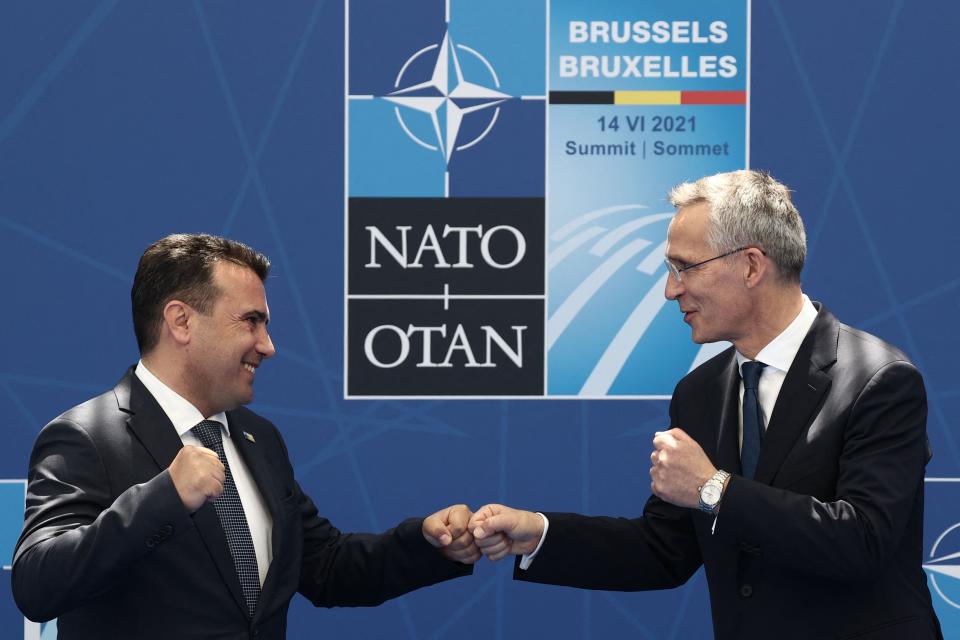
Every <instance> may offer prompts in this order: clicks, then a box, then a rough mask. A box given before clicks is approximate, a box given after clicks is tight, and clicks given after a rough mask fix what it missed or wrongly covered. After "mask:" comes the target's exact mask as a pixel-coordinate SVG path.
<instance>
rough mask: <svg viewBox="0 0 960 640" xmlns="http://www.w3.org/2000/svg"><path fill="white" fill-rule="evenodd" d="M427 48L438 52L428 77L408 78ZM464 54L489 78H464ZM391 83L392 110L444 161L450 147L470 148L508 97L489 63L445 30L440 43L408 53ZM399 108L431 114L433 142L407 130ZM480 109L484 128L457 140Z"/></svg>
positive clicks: (419, 141)
mask: <svg viewBox="0 0 960 640" xmlns="http://www.w3.org/2000/svg"><path fill="white" fill-rule="evenodd" d="M458 51H459V52H460V53H458ZM431 53H435V54H436V60H435V62H434V64H433V73H432V74H431V76H430V78H429V79H426V80H423V81H420V82H416V81H414V82H409V81H408V79H407V77H406V75H407V71H408V70H409V68H410V66H411V65H412V64H413V63H414V62H416V60H417V59H419V58H420V57H421V56H425V55H428V54H431ZM463 54H466V55H470V56H473V57H474V58H476V59H477V60H479V61H480V62H481V63H482V64H483V66H484V67H485V68H486V69H487V71H488V72H489V75H490V78H489V79H488V81H487V82H486V83H481V82H480V81H476V82H475V81H471V80H467V79H466V78H465V77H464V72H463V67H462V66H461V64H460V56H461V55H463ZM490 84H492V85H493V86H490ZM394 88H395V91H393V92H392V93H390V94H388V95H386V96H382V97H383V99H384V100H387V101H388V102H392V103H393V104H394V105H396V106H395V107H394V113H395V114H396V116H397V120H398V121H399V123H400V126H401V127H402V128H403V131H404V133H406V134H407V136H408V137H409V138H410V139H411V140H413V141H414V142H416V143H417V144H419V145H420V146H422V147H425V148H427V149H430V150H431V151H439V152H440V153H442V154H443V157H444V160H445V162H446V164H447V165H449V164H450V157H451V156H452V155H453V152H454V150H456V151H461V150H463V149H468V148H470V147H472V146H473V145H475V144H477V143H478V142H480V141H481V140H483V138H485V137H486V135H487V134H488V133H490V130H491V129H493V125H494V124H495V123H496V121H497V118H498V117H499V115H500V106H499V105H500V104H501V103H503V102H504V101H506V100H509V99H510V98H511V97H512V96H510V95H507V94H506V93H503V92H501V91H499V88H500V80H499V78H497V73H496V71H494V69H493V66H492V65H491V64H490V62H488V61H487V59H486V58H484V57H483V56H482V55H481V54H480V53H479V52H477V51H475V50H474V49H471V48H470V47H468V46H466V45H462V44H457V45H454V42H453V39H452V38H450V33H449V32H447V33H445V34H444V36H443V42H441V43H440V44H439V45H437V44H433V45H430V46H428V47H424V48H423V49H421V50H420V51H417V52H416V53H415V54H413V55H412V56H410V58H409V59H408V60H407V61H406V63H404V65H403V67H401V68H400V72H399V73H398V74H397V79H396V81H395V82H394ZM401 107H402V108H403V109H404V110H405V111H407V112H408V114H410V113H418V114H425V115H426V116H427V117H429V119H430V123H431V124H432V125H433V133H434V136H435V138H436V140H435V144H434V143H432V142H428V141H425V140H423V139H422V138H421V137H419V136H417V135H416V134H414V133H413V132H412V131H411V130H410V127H408V126H407V123H406V121H405V120H404V116H403V113H402V112H401ZM491 109H492V111H491ZM481 112H486V113H487V114H488V115H487V117H488V120H487V125H486V128H485V129H483V131H482V132H481V133H480V134H479V135H477V136H476V137H474V138H472V139H471V140H468V141H464V140H461V133H462V125H463V121H464V119H465V118H467V117H468V116H471V115H473V114H476V113H481ZM421 117H422V116H421Z"/></svg>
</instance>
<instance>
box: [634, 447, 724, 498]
mask: <svg viewBox="0 0 960 640" xmlns="http://www.w3.org/2000/svg"><path fill="white" fill-rule="evenodd" d="M650 462H651V464H652V465H653V466H651V467H650V478H651V482H650V488H651V489H652V490H653V493H654V494H656V495H657V496H658V497H660V498H662V499H663V500H666V501H667V502H669V503H671V504H675V505H677V506H678V507H691V508H696V507H697V506H699V504H700V496H699V494H698V493H697V487H699V486H702V485H703V483H705V482H706V481H707V480H709V479H710V478H711V477H713V474H714V473H716V472H717V469H716V467H714V466H713V463H711V462H710V458H708V457H707V454H705V453H704V452H703V449H701V448H700V445H699V444H697V441H696V440H694V439H693V438H691V437H690V436H688V435H687V434H686V433H685V432H684V431H683V430H682V429H676V428H674V429H670V430H669V431H658V432H657V433H656V434H655V435H654V438H653V453H651V454H650Z"/></svg>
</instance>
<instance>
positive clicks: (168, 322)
mask: <svg viewBox="0 0 960 640" xmlns="http://www.w3.org/2000/svg"><path fill="white" fill-rule="evenodd" d="M195 313H196V311H194V309H193V307H191V306H190V305H188V304H187V303H186V302H183V301H181V300H171V301H170V302H168V303H167V304H166V305H164V307H163V327H162V331H163V332H165V333H167V334H168V335H169V336H170V337H171V338H173V340H174V341H175V342H176V343H177V344H180V345H186V344H189V343H190V333H191V329H192V328H193V316H194V314H195Z"/></svg>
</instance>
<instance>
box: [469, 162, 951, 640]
mask: <svg viewBox="0 0 960 640" xmlns="http://www.w3.org/2000/svg"><path fill="white" fill-rule="evenodd" d="M671 201H672V202H673V204H674V205H675V206H676V207H677V215H676V217H674V219H673V221H672V222H671V224H670V228H669V231H668V233H667V250H666V267H667V271H668V274H669V275H668V279H667V285H666V291H665V295H666V297H667V298H668V299H670V300H676V301H677V303H678V305H679V307H680V311H681V312H682V313H683V314H684V321H685V322H686V323H687V324H689V325H690V327H691V329H692V332H693V341H694V342H697V343H705V342H716V341H720V340H728V341H730V342H732V343H733V346H732V347H731V348H730V349H727V350H726V351H724V352H723V353H721V354H719V355H718V356H716V357H714V358H713V359H711V360H708V361H707V362H705V363H704V364H702V365H701V366H699V367H697V368H696V369H695V370H693V371H692V372H690V373H689V374H688V375H687V376H686V377H684V378H683V379H682V380H681V381H680V382H679V383H678V384H677V387H676V389H675V391H674V394H673V399H672V401H671V403H670V423H671V426H672V428H671V429H669V430H668V431H664V432H660V433H657V434H656V436H655V437H654V439H653V446H654V451H653V453H652V454H651V455H650V462H651V464H652V466H651V469H650V475H651V478H652V482H651V488H652V491H653V494H654V495H653V496H652V497H651V498H650V499H649V500H648V502H647V504H646V506H645V508H644V511H643V515H642V516H641V517H639V518H635V519H626V518H606V517H595V518H589V517H586V516H582V515H577V514H569V513H546V514H537V513H531V512H529V511H519V510H516V509H511V508H509V507H505V506H503V505H497V504H491V505H486V506H484V507H482V508H481V509H480V510H478V511H477V513H476V514H474V517H473V519H472V521H471V524H470V528H471V529H473V531H474V536H475V539H476V541H477V544H478V546H480V547H481V550H482V551H483V552H484V554H486V555H487V556H489V557H490V558H492V559H494V560H496V559H499V558H501V557H504V556H506V555H507V554H515V555H521V556H522V558H518V561H517V564H518V566H517V569H516V571H515V572H514V577H515V578H516V579H519V580H528V581H531V582H542V583H550V584H560V585H568V586H575V587H581V588H587V589H608V590H622V591H638V590H643V589H663V588H670V587H676V586H679V585H681V584H683V583H684V582H686V581H687V580H688V579H689V578H690V576H692V575H693V574H694V572H695V571H696V570H697V569H698V568H699V567H700V566H701V565H703V566H704V567H705V568H706V575H707V582H708V585H709V588H710V603H711V612H712V614H713V626H714V632H715V634H716V637H717V638H718V639H721V640H754V639H756V640H766V639H768V638H777V639H778V640H784V639H788V638H797V639H803V640H808V639H811V638H858V639H863V640H867V639H869V640H902V639H905V638H910V639H911V640H921V639H923V640H928V639H931V640H932V639H934V638H942V635H941V631H940V626H939V623H938V621H937V618H936V615H935V613H934V611H933V606H932V604H931V600H930V593H929V591H928V589H927V584H926V576H925V574H924V571H923V569H922V568H921V566H920V562H921V557H922V546H921V545H922V544H923V536H922V526H923V474H924V467H925V465H926V462H927V460H928V448H927V437H926V415H927V404H926V396H925V393H924V387H923V380H922V379H921V377H920V374H919V372H918V371H917V370H916V368H915V367H914V366H913V364H911V363H910V361H909V360H908V359H907V357H906V356H905V355H904V354H903V353H902V352H900V351H899V350H897V349H896V348H894V347H892V346H890V345H888V344H886V343H884V342H883V341H881V340H880V339H878V338H876V337H874V336H871V335H869V334H866V333H864V332H862V331H858V330H856V329H853V328H851V327H848V326H846V325H844V324H841V323H840V322H838V321H837V319H836V318H834V317H833V316H832V315H831V314H830V312H829V311H827V309H826V307H824V306H823V305H820V304H815V303H813V302H811V301H810V299H809V298H807V296H806V295H804V293H803V292H802V291H801V288H800V271H801V269H802V268H803V263H804V260H805V257H806V236H805V234H804V230H803V223H802V221H801V220H800V216H799V214H798V213H797V210H796V208H795V207H794V205H793V203H792V201H791V198H790V192H789V190H788V189H787V188H786V187H785V186H784V185H782V184H780V183H779V182H777V181H776V180H774V179H773V178H771V177H770V176H769V175H767V174H764V173H760V172H756V171H736V172H733V173H722V174H718V175H715V176H710V177H707V178H703V179H701V180H698V181H696V182H694V183H687V184H683V185H680V186H679V187H677V188H676V189H674V191H673V192H672V193H671ZM497 533H499V534H504V533H505V534H506V538H502V537H497V535H493V534H497Z"/></svg>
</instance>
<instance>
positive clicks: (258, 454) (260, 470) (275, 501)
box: [227, 411, 285, 603]
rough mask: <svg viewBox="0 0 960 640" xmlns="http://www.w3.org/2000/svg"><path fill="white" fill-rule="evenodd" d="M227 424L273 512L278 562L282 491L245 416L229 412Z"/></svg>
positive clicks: (266, 584)
mask: <svg viewBox="0 0 960 640" xmlns="http://www.w3.org/2000/svg"><path fill="white" fill-rule="evenodd" d="M227 421H228V422H229V423H230V440H231V441H233V444H234V446H235V447H236V449H237V451H239V452H240V455H241V456H242V457H243V461H244V462H245V463H246V464H247V469H249V470H250V475H251V476H253V480H254V483H255V484H256V486H257V489H258V490H259V491H260V495H261V496H263V499H264V501H265V502H266V503H267V508H268V509H270V514H271V516H272V519H273V532H272V535H271V538H272V546H273V549H272V552H273V557H274V558H276V557H277V556H278V555H279V554H280V553H281V551H282V549H279V548H278V545H281V544H282V541H283V539H284V538H283V535H284V533H283V527H284V524H285V522H284V519H283V517H282V513H281V507H280V490H279V489H278V488H277V486H276V481H275V479H274V477H275V474H273V473H271V471H270V465H269V464H268V462H267V459H266V456H265V455H264V452H263V450H262V448H261V447H262V446H263V444H260V443H257V442H256V441H255V440H249V439H248V437H247V433H248V432H247V431H244V426H245V425H244V420H243V418H242V414H241V413H240V412H239V411H228V412H227ZM248 428H249V427H248ZM273 567H274V563H271V565H270V567H269V568H268V569H267V575H266V578H265V579H264V582H263V588H262V589H261V594H260V603H263V602H265V601H266V600H267V598H265V597H264V594H265V593H267V591H268V589H269V588H271V585H272V583H273V582H274V580H272V579H271V578H272V576H273V575H274V574H275V573H276V571H275V570H274V568H273Z"/></svg>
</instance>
